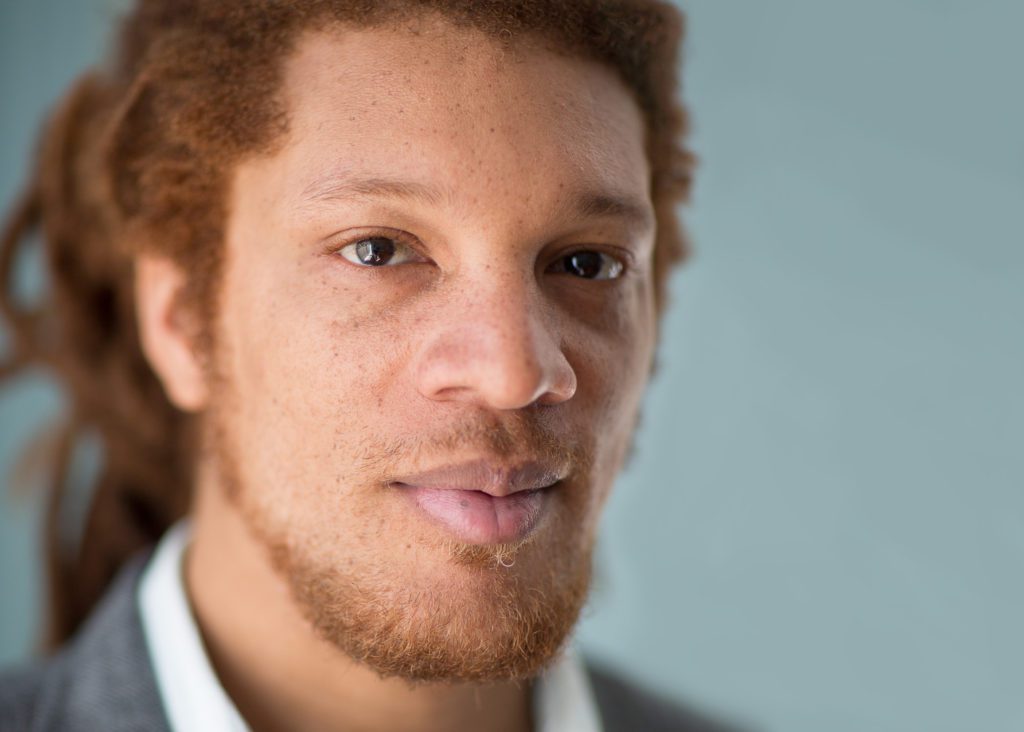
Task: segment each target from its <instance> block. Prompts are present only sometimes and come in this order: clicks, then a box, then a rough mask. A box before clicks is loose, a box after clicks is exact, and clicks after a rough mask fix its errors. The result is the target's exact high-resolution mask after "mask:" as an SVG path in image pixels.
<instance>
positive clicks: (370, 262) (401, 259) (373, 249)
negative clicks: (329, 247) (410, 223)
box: [338, 236, 422, 267]
mask: <svg viewBox="0 0 1024 732" xmlns="http://www.w3.org/2000/svg"><path fill="white" fill-rule="evenodd" d="M338 254H340V255H341V256H342V257H344V258H345V259H347V260H348V261H350V262H352V264H357V265H359V266H360V267H387V266H394V265H396V264H405V263H406V262H418V261H422V260H421V257H420V256H419V255H418V254H417V253H416V252H415V250H413V248H412V247H410V246H409V245H408V244H403V243H402V242H400V241H397V240H395V239H392V238H391V237H389V236H368V237H366V238H365V239H359V240H358V241H354V242H351V243H349V244H346V245H345V246H343V247H342V248H341V249H339V250H338Z"/></svg>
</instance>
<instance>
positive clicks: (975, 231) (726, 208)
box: [0, 0, 1024, 732]
mask: <svg viewBox="0 0 1024 732" xmlns="http://www.w3.org/2000/svg"><path fill="white" fill-rule="evenodd" d="M685 7H686V8H687V10H688V13H689V17H690V23H691V31H690V38H689V46H688V49H687V59H686V66H685V82H686V90H685V94H686V98H687V100H688V102H689V104H690V105H691V106H692V109H693V113H694V133H695V134H694V137H693V144H694V147H695V148H696V150H697V152H698V153H699V155H700V157H701V159H702V161H703V163H702V167H701V169H700V172H699V178H698V186H697V190H696V195H695V200H694V203H693V205H692V207H691V208H690V210H689V212H688V214H687V215H688V221H689V222H690V226H691V228H692V231H693V233H694V236H695V239H696V242H697V246H698V251H697V255H696V257H695V258H694V260H693V262H692V264H691V265H690V266H689V267H688V268H687V269H686V270H685V271H684V272H681V273H680V274H679V276H678V277H677V278H676V279H675V281H674V285H675V293H676V297H675V304H674V307H673V309H672V310H671V312H670V313H669V316H668V319H667V321H666V326H665V331H664V343H663V348H662V358H661V364H662V365H661V371H660V374H659V376H658V378H657V380H656V381H655V382H654V384H653V385H652V388H651V391H650V393H649V398H648V400H647V406H646V412H645V420H644V424H643V426H642V428H641V431H640V434H639V438H638V453H637V456H636V458H635V460H634V462H633V463H632V465H631V466H630V468H629V469H628V470H627V472H626V474H625V475H624V476H623V477H622V479H621V480H620V482H619V484H618V486H617V492H616V493H615V495H614V497H613V499H612V501H611V504H610V506H609V512H608V515H607V520H606V522H605V527H604V528H605V534H604V537H603V540H602V543H601V545H600V548H599V560H600V576H599V581H598V586H597V588H596V591H595V595H594V599H593V602H592V604H591V607H590V608H589V610H588V612H587V616H586V618H585V620H584V621H583V623H582V626H581V628H580V632H579V638H580V642H581V644H582V645H583V646H584V648H586V649H587V650H589V651H590V652H592V653H594V654H595V655H600V656H602V657H604V658H607V659H610V660H613V661H615V662H617V663H619V664H620V665H622V666H623V667H625V668H626V669H628V670H629V671H632V672H633V673H634V674H635V675H636V676H637V677H639V678H641V679H643V680H645V681H647V682H649V683H651V684H653V685H654V686H656V687H659V688H661V689H662V690H664V691H666V692H669V693H672V694H674V695H675V696H677V697H678V698H680V699H688V700H692V701H694V702H696V703H698V704H699V705H703V706H704V707H706V708H709V709H713V710H715V709H717V710H724V711H726V712H728V713H729V714H731V715H732V716H734V717H737V718H739V719H747V720H752V721H756V722H758V723H760V725H761V726H763V727H764V728H766V729H770V730H793V731H796V732H812V731H821V730H829V731H830V732H854V731H858V732H859V731H862V730H871V731H878V732H887V731H892V732H897V731H898V732H905V731H908V730H919V731H921V732H925V731H927V732H946V731H948V732H964V731H968V730H971V731H974V730H985V731H989V732H1010V731H1011V730H1022V729H1024V693H1022V691H1021V689H1022V688H1024V631H1022V627H1021V626H1022V621H1021V618H1024V449H1022V444H1021V443H1022V438H1024V389H1022V387H1021V376H1022V374H1024V224H1022V216H1024V95H1022V93H1021V88H1022V86H1021V73H1022V70H1024V44H1022V43H1021V41H1020V32H1021V29H1022V28H1024V3H1020V2H1009V1H1006V2H998V1H996V0H960V1H956V0H931V1H925V0H859V2H856V3H846V2H835V1H824V0H773V1H772V2H763V0H745V1H742V2H741V1H739V0H691V1H690V2H687V3H685ZM111 17H112V11H111V10H110V7H109V3H104V2H103V1H102V0H65V1H64V2H56V1H55V0H46V1H42V0H33V2H18V3H15V2H12V1H11V0H3V3H2V5H0V200H2V201H3V202H4V204H5V205H7V204H8V203H9V202H10V201H11V200H12V197H13V196H14V194H15V192H16V190H17V189H18V186H19V184H20V182H21V181H22V179H23V177H24V174H25V166H26V161H27V159H28V156H29V152H30V150H31V148H32V145H33V138H34V135H35V131H36V129H37V126H38V124H39V122H40V119H41V116H42V115H43V113H44V111H45V110H46V109H47V108H48V107H49V106H50V105H51V104H52V103H53V102H54V100H55V99H56V98H57V97H58V95H59V94H60V92H61V90H62V89H64V87H65V86H66V84H67V83H68V82H69V80H70V79H72V78H73V77H74V76H75V75H76V74H77V73H78V72H79V71H80V70H81V69H82V68H83V67H85V66H86V65H87V64H88V63H90V62H91V61H93V60H94V59H96V58H98V56H99V54H100V52H101V49H102V48H103V47H104V44H105V37H106V33H107V31H108V28H109V23H110V18H111ZM32 264H33V263H32V262H31V261H29V262H27V263H26V266H25V274H24V279H25V287H26V288H28V289H31V287H30V286H31V283H32V281H33V279H35V278H37V273H35V274H34V273H33V266H32ZM59 408H60V400H59V396H58V394H57V393H56V391H55V390H54V388H53V385H52V384H50V383H49V382H48V381H47V380H46V379H45V377H43V376H35V377H32V378H28V379H24V380H22V381H21V382H19V383H18V384H17V386H15V387H14V388H10V389H7V390H5V391H3V392H0V469H2V470H5V471H6V470H8V469H9V467H10V466H11V465H12V463H13V460H14V456H15V454H16V452H17V451H18V450H19V448H20V447H21V446H23V445H24V444H25V443H26V441H27V439H28V438H29V436H30V435H31V434H33V433H34V431H35V430H37V429H38V428H39V427H40V426H41V425H42V424H44V423H45V421H46V419H47V418H48V417H50V416H52V415H54V414H56V413H57V411H58V410H59ZM37 503H38V501H37V499H35V498H32V497H31V496H29V497H22V498H13V497H11V496H9V495H5V496H3V498H2V499H0V588H3V589H2V590H0V662H10V661H14V660H16V659H22V658H25V657H27V656H28V655H29V654H30V649H31V643H32V633H33V630H34V628H35V619H36V617H37V614H38V613H39V608H40V585H39V574H38V572H39V558H38V554H37V547H38V544H39V539H38V536H37V530H36V523H35V522H36V517H37Z"/></svg>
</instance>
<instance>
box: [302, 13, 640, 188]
mask: <svg viewBox="0 0 1024 732" xmlns="http://www.w3.org/2000/svg"><path fill="white" fill-rule="evenodd" d="M284 97H285V104H286V108H287V110H288V117H289V128H288V133H287V135H286V140H285V145H284V157H285V159H286V171H285V176H284V178H283V179H282V180H288V181H290V186H289V187H290V189H291V190H290V195H298V196H301V195H303V194H306V195H308V194H309V193H310V191H311V190H312V189H315V188H316V186H317V185H318V182H319V181H322V180H324V179H327V180H329V179H331V178H332V177H337V176H343V175H348V174H351V175H355V176H359V175H363V176H366V175H378V174H380V173H381V172H382V171H385V172H387V173H388V174H389V175H391V176H394V177H401V178H402V179H404V180H411V181H423V182H425V183H429V184H432V185H433V184H436V185H437V186H438V190H457V191H462V192H463V193H465V192H466V191H467V190H476V191H478V192H479V193H480V196H481V197H482V196H484V195H485V194H510V193H512V194H515V195H516V196H518V197H520V198H524V197H525V198H527V199H528V198H529V197H530V196H531V195H533V193H534V192H535V188H534V186H530V187H529V189H527V190H524V189H523V185H524V181H536V183H538V184H547V185H549V186H553V187H558V186H561V187H565V186H568V187H580V186H584V187H587V188H591V189H592V188H595V187H597V188H602V189H612V190H616V191H624V192H628V193H633V194H637V193H639V194H642V195H644V196H646V195H647V188H648V179H649V173H648V170H649V169H648V164H647V160H646V156H645V152H644V126H643V118H642V115H641V112H640V109H639V106H638V105H637V104H636V103H635V102H634V100H633V98H632V96H631V95H630V93H629V91H628V90H627V89H626V87H625V85H624V84H623V83H622V82H621V81H620V80H619V79H618V77H617V76H616V75H615V74H614V72H613V71H612V70H611V69H608V68H605V67H604V66H602V65H600V64H598V63H596V62H592V61H588V60H584V59H580V58H573V57H567V56H563V55H561V54H556V53H554V52H552V51H550V50H547V49H545V48H544V47H543V46H542V45H541V44H540V42H539V41H536V40H534V39H530V38H522V39H515V40H512V41H508V42H504V43H503V42H499V41H497V40H495V39H492V38H490V37H488V36H486V35H485V34H483V33H481V32H479V31H476V30H473V29H469V28H456V27H454V26H452V25H451V24H449V23H448V22H446V21H443V20H440V19H436V18H429V17H428V18H420V19H419V20H417V21H416V22H415V24H414V25H410V24H408V23H406V24H403V25H400V26H389V27H375V28H353V27H346V26H334V27H331V28H328V29H324V30H320V31H317V32H310V33H306V34H305V35H304V36H302V37H301V38H300V40H299V42H298V44H297V46H296V48H295V51H294V53H293V55H292V56H291V57H290V58H289V60H288V62H287V64H286V67H285V83H284ZM462 203H463V204H465V203H466V201H465V200H463V201H462Z"/></svg>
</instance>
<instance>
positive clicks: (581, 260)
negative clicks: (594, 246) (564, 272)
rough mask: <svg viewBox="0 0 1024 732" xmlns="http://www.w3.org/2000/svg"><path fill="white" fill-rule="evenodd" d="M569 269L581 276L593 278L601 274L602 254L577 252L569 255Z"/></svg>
mask: <svg viewBox="0 0 1024 732" xmlns="http://www.w3.org/2000/svg"><path fill="white" fill-rule="evenodd" d="M569 270H570V271H571V272H572V273H573V274H574V275H577V276H579V277H586V278H587V279H593V278H594V277H597V276H598V275H599V274H601V254H599V253H598V252H577V253H576V254H573V255H572V256H571V257H569Z"/></svg>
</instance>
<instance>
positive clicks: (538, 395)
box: [418, 266, 576, 409]
mask: <svg viewBox="0 0 1024 732" xmlns="http://www.w3.org/2000/svg"><path fill="white" fill-rule="evenodd" d="M459 280H460V281H459V282H453V283H451V291H450V292H449V293H448V295H449V297H448V298H446V301H447V302H446V304H445V306H444V312H441V313H437V315H438V316H439V318H438V320H437V321H436V322H437V325H436V326H435V327H434V328H432V329H431V332H430V334H429V336H428V339H427V340H428V342H427V343H426V344H424V346H425V347H424V349H423V350H422V356H421V359H420V364H419V365H418V381H419V388H420V391H421V392H422V393H423V394H424V395H425V396H428V397H429V398H432V399H440V400H460V401H475V402H478V403H480V404H481V405H482V406H488V407H491V408H495V409H516V408H521V407H525V406H528V405H530V404H532V403H534V402H538V401H539V402H542V403H557V402H560V401H564V400H565V399H568V398H570V397H571V396H572V394H573V393H575V390H576V376H575V373H574V372H573V370H572V367H571V366H570V364H569V362H568V360H567V359H566V357H565V354H564V353H563V352H562V348H561V343H560V341H561V339H560V336H559V333H558V332H557V330H558V327H557V323H556V322H555V319H554V318H553V317H552V314H551V313H549V312H548V310H547V308H546V307H545V304H544V302H543V298H542V296H541V293H540V292H539V290H538V288H537V285H536V283H535V281H533V280H532V278H529V277H527V276H525V275H524V274H522V273H519V272H512V271H506V272H501V271H499V270H498V269H497V268H496V267H495V266H489V267H483V268H481V270H480V271H479V272H478V273H476V274H475V275H473V276H469V275H465V276H463V277H460V278H459Z"/></svg>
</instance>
